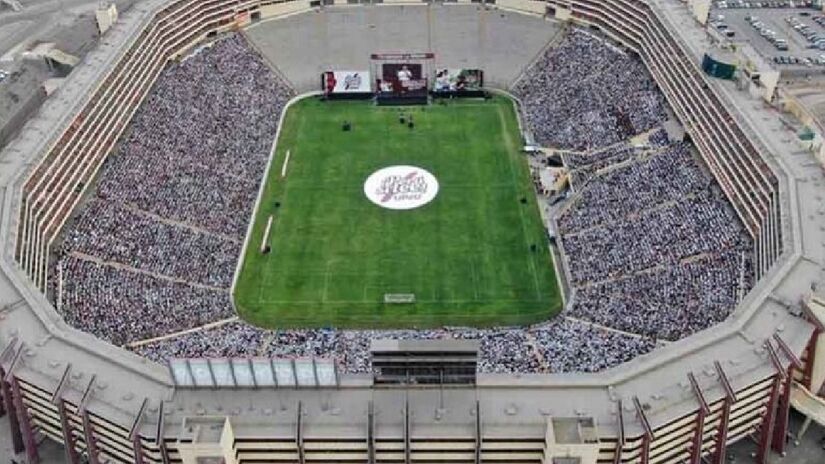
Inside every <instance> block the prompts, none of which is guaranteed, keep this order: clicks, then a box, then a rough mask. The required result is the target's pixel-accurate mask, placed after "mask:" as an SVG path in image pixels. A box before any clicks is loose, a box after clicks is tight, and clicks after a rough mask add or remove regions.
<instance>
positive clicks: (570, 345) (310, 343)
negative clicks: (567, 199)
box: [131, 319, 655, 374]
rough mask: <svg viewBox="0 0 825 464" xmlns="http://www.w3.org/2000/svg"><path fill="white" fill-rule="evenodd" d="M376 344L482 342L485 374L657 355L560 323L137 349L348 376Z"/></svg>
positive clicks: (248, 336)
mask: <svg viewBox="0 0 825 464" xmlns="http://www.w3.org/2000/svg"><path fill="white" fill-rule="evenodd" d="M374 339H393V340H409V339H418V340H422V339H463V340H468V339H469V340H479V342H480V343H481V350H480V353H479V367H478V369H479V371H480V372H483V373H546V372H596V371H599V370H602V369H605V368H608V367H613V366H616V365H618V364H621V363H623V362H625V361H628V360H630V359H633V358H635V357H637V356H640V355H642V354H645V353H647V352H649V351H651V350H652V349H653V348H654V346H655V343H654V341H653V339H651V338H644V337H634V336H628V335H624V334H620V333H615V332H610V331H607V330H603V329H599V328H596V327H593V326H590V325H588V324H584V323H581V322H578V321H574V320H566V319H559V320H556V321H551V322H549V323H546V324H542V325H540V326H536V327H530V328H498V329H471V328H449V329H447V328H444V329H434V330H331V329H317V330H277V331H270V330H263V329H258V328H255V327H252V326H250V325H248V324H245V323H242V322H230V323H227V324H225V325H222V326H220V327H214V328H210V329H204V330H203V331H198V332H193V333H187V334H184V335H180V336H176V337H170V338H167V339H164V340H157V341H153V342H150V343H145V344H141V345H140V346H134V347H132V348H131V349H132V350H133V351H135V352H136V353H138V354H140V355H142V356H145V357H147V358H149V359H152V360H155V361H159V362H164V361H166V360H169V359H172V358H186V357H200V356H208V357H234V356H256V355H258V356H271V357H279V358H307V357H322V358H332V359H335V360H336V361H337V362H338V365H339V366H340V368H341V369H343V370H344V371H345V372H349V373H357V374H367V373H370V372H372V364H371V357H370V353H369V349H370V342H371V341H372V340H374Z"/></svg>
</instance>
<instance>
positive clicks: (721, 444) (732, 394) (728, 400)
mask: <svg viewBox="0 0 825 464" xmlns="http://www.w3.org/2000/svg"><path fill="white" fill-rule="evenodd" d="M713 366H714V367H715V368H716V375H718V376H719V383H720V384H722V389H723V390H724V391H725V399H724V402H723V403H722V414H721V417H720V418H719V428H718V429H717V431H716V450H715V451H714V453H713V462H714V463H715V464H723V463H724V462H725V452H726V451H727V448H726V446H727V443H728V427H729V425H730V424H729V422H730V408H731V405H732V404H733V403H735V402H736V391H735V390H734V389H733V387H732V386H731V384H730V381H729V380H728V375H727V374H725V370H724V369H722V364H721V363H719V361H714V362H713Z"/></svg>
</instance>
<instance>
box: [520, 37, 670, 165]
mask: <svg viewBox="0 0 825 464" xmlns="http://www.w3.org/2000/svg"><path fill="white" fill-rule="evenodd" d="M513 94H514V95H515V96H516V97H518V98H519V100H520V101H521V104H522V110H523V113H524V117H525V120H526V122H527V124H528V125H529V127H530V130H531V131H532V133H533V135H534V137H535V138H536V140H537V141H538V142H539V143H540V144H541V145H544V146H548V147H552V148H558V149H567V150H578V151H585V150H592V149H595V148H600V147H605V146H608V145H612V144H615V143H617V142H620V141H622V140H625V139H627V138H629V137H631V136H633V135H636V134H639V133H641V132H645V131H647V130H649V129H652V128H653V127H656V126H658V125H660V124H661V123H662V121H663V120H665V119H666V118H667V113H666V106H665V100H664V96H663V95H662V94H661V93H660V92H659V91H658V90H657V88H656V84H655V82H654V81H653V79H652V78H651V77H650V74H649V73H648V72H647V69H646V68H645V66H644V63H642V61H641V60H640V59H639V58H638V57H636V56H634V55H631V54H629V53H627V52H625V51H623V50H620V49H618V48H617V47H616V46H615V45H612V44H610V43H609V42H607V41H606V40H605V39H603V38H601V37H597V36H595V35H593V34H591V33H589V32H585V31H582V30H580V29H573V30H572V31H571V32H570V33H569V34H568V35H567V36H566V37H565V38H564V39H563V40H562V41H561V43H560V44H559V45H558V46H557V47H551V48H549V49H548V50H547V52H545V54H544V55H542V56H541V57H540V58H539V59H538V60H537V61H536V62H535V63H534V64H533V66H531V67H530V68H529V69H528V70H527V72H526V73H525V74H524V76H523V77H522V78H521V79H520V80H519V81H518V82H517V83H516V85H515V86H514V88H513Z"/></svg>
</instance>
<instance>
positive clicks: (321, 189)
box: [234, 97, 561, 329]
mask: <svg viewBox="0 0 825 464" xmlns="http://www.w3.org/2000/svg"><path fill="white" fill-rule="evenodd" d="M402 114H403V115H405V116H406V117H409V116H412V118H413V121H414V123H415V127H414V128H410V127H408V125H407V124H401V123H400V122H399V117H400V116H401V115H402ZM344 121H349V122H350V123H351V125H352V129H351V130H350V131H343V130H342V123H343V122H344ZM519 144H520V136H519V131H518V123H517V120H516V116H515V112H514V109H513V107H512V104H511V102H510V101H509V100H508V99H506V98H504V97H496V98H493V99H491V100H489V101H481V100H472V101H471V100H467V101H457V102H450V103H448V104H446V105H442V104H433V105H430V106H428V107H412V108H398V107H376V106H374V105H373V104H372V102H366V101H338V102H324V101H320V100H318V99H316V98H308V99H305V100H302V101H300V102H298V103H296V104H294V105H292V107H290V109H289V110H288V112H287V114H286V119H285V120H284V125H283V127H282V129H281V132H280V135H279V140H278V143H277V149H276V152H275V155H274V158H273V161H272V165H271V167H270V169H269V173H268V178H267V179H266V184H265V187H264V191H263V193H262V197H261V199H260V204H259V207H258V210H257V211H256V213H255V222H254V225H253V228H252V231H251V236H250V237H249V244H248V246H247V250H246V253H245V256H244V260H243V263H242V266H241V271H240V275H239V276H238V280H237V283H236V286H235V293H234V299H235V305H236V307H237V309H238V311H239V313H240V315H241V317H243V318H244V319H246V320H248V321H249V322H252V323H254V324H257V325H259V326H262V327H269V328H289V327H339V328H364V329H368V328H427V327H442V326H478V327H488V326H498V325H520V324H530V323H535V322H538V321H542V320H545V319H548V318H550V317H551V316H552V315H554V314H555V313H557V312H558V311H559V310H560V309H561V297H560V295H559V290H558V287H557V282H556V277H555V273H554V269H553V263H552V257H551V253H550V251H549V250H548V244H547V237H546V232H545V229H544V227H543V225H542V223H541V218H540V217H539V211H538V205H537V203H536V199H535V194H534V193H533V188H532V184H531V180H530V174H529V169H528V167H527V163H526V160H525V159H524V155H523V154H521V153H520V151H519V149H520V145H519ZM287 152H289V155H288V156H287ZM287 158H288V161H287V162H286V166H285V168H284V164H285V161H286V160H287ZM396 165H408V166H415V167H418V168H422V169H424V170H426V171H428V172H429V173H431V174H432V175H433V176H434V177H435V178H436V179H437V182H438V193H437V195H436V196H435V198H433V199H432V201H430V202H429V203H427V204H424V205H423V206H420V207H417V208H415V209H407V210H393V209H387V208H384V207H381V206H379V205H378V204H376V203H373V202H372V201H370V199H369V198H367V196H366V194H365V187H364V183H365V181H366V179H367V178H368V177H370V175H371V174H373V173H374V172H376V171H378V170H380V169H382V168H386V167H390V166H396ZM284 172H285V175H283V176H282V174H283V173H284ZM270 216H271V217H272V224H271V228H270V231H269V235H268V240H267V243H268V245H269V246H270V252H269V253H262V252H261V245H262V241H263V239H264V235H265V229H266V228H267V222H268V221H269V218H270ZM386 295H396V296H397V295H407V296H409V295H414V302H407V303H387V302H385V296H386Z"/></svg>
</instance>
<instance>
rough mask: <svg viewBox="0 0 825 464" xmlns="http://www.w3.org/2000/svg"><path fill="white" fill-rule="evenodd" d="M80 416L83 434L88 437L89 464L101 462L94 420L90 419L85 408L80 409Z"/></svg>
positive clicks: (87, 452)
mask: <svg viewBox="0 0 825 464" xmlns="http://www.w3.org/2000/svg"><path fill="white" fill-rule="evenodd" d="M80 416H81V420H82V421H83V434H84V436H85V439H86V454H87V456H88V458H89V464H100V455H99V453H98V451H97V443H96V441H95V434H94V431H93V430H92V421H91V420H89V412H88V411H86V409H85V408H84V409H83V410H82V411H80Z"/></svg>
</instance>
